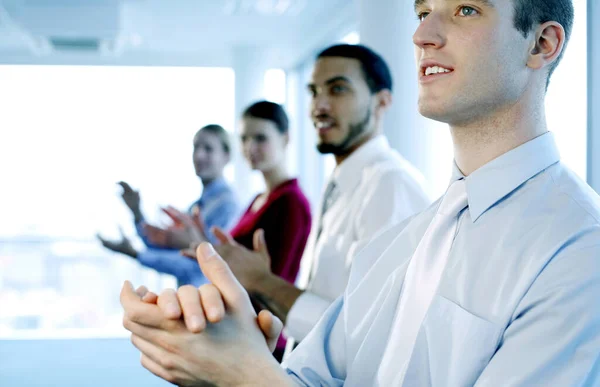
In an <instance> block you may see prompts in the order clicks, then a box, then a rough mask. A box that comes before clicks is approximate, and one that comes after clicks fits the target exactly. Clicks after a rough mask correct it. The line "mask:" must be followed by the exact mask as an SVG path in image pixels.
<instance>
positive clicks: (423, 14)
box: [417, 12, 429, 22]
mask: <svg viewBox="0 0 600 387" xmlns="http://www.w3.org/2000/svg"><path fill="white" fill-rule="evenodd" d="M427 16H429V12H419V13H418V14H417V19H418V20H419V21H421V22H422V21H423V20H425V18H426V17H427Z"/></svg>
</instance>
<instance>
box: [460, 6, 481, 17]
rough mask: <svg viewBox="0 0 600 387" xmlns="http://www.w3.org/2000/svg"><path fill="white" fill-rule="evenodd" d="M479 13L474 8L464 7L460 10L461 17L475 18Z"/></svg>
mask: <svg viewBox="0 0 600 387" xmlns="http://www.w3.org/2000/svg"><path fill="white" fill-rule="evenodd" d="M478 13H479V12H477V10H476V9H475V8H473V7H468V6H463V7H460V8H459V10H458V15H459V16H473V15H476V14H478Z"/></svg>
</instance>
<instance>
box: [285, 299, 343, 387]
mask: <svg viewBox="0 0 600 387" xmlns="http://www.w3.org/2000/svg"><path fill="white" fill-rule="evenodd" d="M344 316H345V313H344V299H343V297H340V298H338V299H337V300H336V301H335V302H334V303H333V304H332V305H331V306H330V307H329V308H328V309H327V311H326V312H325V314H324V315H323V316H322V318H321V320H320V321H319V323H318V324H317V326H316V327H315V329H314V330H313V331H311V333H310V334H309V335H308V336H307V337H306V339H304V340H303V341H302V342H301V343H300V345H298V347H297V348H296V349H295V350H294V351H293V352H292V353H291V355H290V356H289V358H288V359H287V360H286V361H285V362H284V363H283V365H282V366H283V368H284V370H285V371H286V372H287V373H288V375H290V376H291V378H292V379H293V380H294V382H295V383H296V385H298V386H311V387H313V386H314V387H321V386H327V387H333V386H340V387H341V386H343V385H344V380H345V378H346V353H345V348H346V340H345V337H346V335H345V331H344V330H345V328H344V326H345V322H344V318H345V317H344Z"/></svg>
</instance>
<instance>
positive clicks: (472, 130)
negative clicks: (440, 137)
mask: <svg viewBox="0 0 600 387" xmlns="http://www.w3.org/2000/svg"><path fill="white" fill-rule="evenodd" d="M547 131H548V129H547V126H546V115H545V111H544V107H543V103H542V104H540V105H536V106H531V105H530V106H525V107H524V106H519V105H513V106H511V107H510V108H508V109H506V110H504V111H498V112H496V114H494V115H492V116H488V117H485V118H483V119H480V120H477V121H476V122H471V123H469V124H467V125H451V126H450V132H451V134H452V141H453V143H454V159H455V161H456V165H457V166H458V168H459V169H460V170H461V172H462V173H463V174H464V175H465V176H468V175H470V174H471V173H473V172H474V171H476V170H477V169H479V168H481V167H482V166H484V165H485V164H487V163H489V162H490V161H492V160H494V159H496V158H498V157H500V156H502V155H503V154H505V153H507V152H509V151H510V150H512V149H515V148H517V147H518V146H520V145H522V144H524V143H526V142H528V141H531V140H533V139H534V138H536V137H538V136H541V135H542V134H544V133H546V132H547Z"/></svg>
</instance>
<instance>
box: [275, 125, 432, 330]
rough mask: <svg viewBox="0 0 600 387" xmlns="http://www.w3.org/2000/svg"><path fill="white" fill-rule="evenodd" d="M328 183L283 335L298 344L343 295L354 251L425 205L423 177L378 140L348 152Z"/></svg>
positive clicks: (379, 138) (303, 260) (305, 254)
mask: <svg viewBox="0 0 600 387" xmlns="http://www.w3.org/2000/svg"><path fill="white" fill-rule="evenodd" d="M332 179H333V180H334V181H335V184H336V191H337V192H336V194H335V195H336V199H335V201H334V202H333V204H332V206H331V208H329V209H328V210H327V212H326V213H325V215H324V216H323V218H322V219H319V217H315V221H314V222H313V227H312V230H311V234H310V236H309V238H308V242H307V245H306V249H305V252H304V256H303V258H302V264H301V271H300V275H299V280H298V281H297V283H298V285H299V286H300V287H302V288H303V287H306V291H305V292H304V293H303V294H302V295H301V296H300V297H299V298H298V300H296V303H295V304H294V305H293V307H292V309H291V310H290V312H289V314H288V316H287V321H286V327H285V329H286V333H287V335H288V336H289V337H293V338H294V339H296V340H302V339H303V338H304V337H305V336H306V335H307V334H308V332H310V330H311V329H312V328H313V327H314V326H315V325H316V323H317V322H318V321H319V319H320V318H321V316H322V315H323V313H324V312H325V310H326V309H327V308H328V307H329V305H331V303H332V302H333V301H334V300H335V299H336V298H337V297H339V296H340V295H341V294H343V292H344V289H345V288H346V284H347V283H348V278H349V276H350V269H351V267H352V258H353V257H354V256H355V255H356V252H357V251H358V250H360V249H361V248H362V247H364V246H365V245H366V244H367V243H368V242H369V241H370V240H371V239H372V238H373V237H374V236H375V235H376V234H377V233H378V232H379V231H381V230H384V229H386V228H389V227H390V226H392V225H394V224H397V223H399V222H401V221H402V220H404V219H406V218H407V217H409V216H411V215H413V214H415V213H417V212H419V211H422V210H424V209H425V208H426V207H427V206H428V205H429V204H430V203H431V201H430V199H429V197H428V196H427V194H426V193H425V190H424V178H423V176H422V175H421V174H420V173H419V172H418V171H417V170H416V169H415V168H414V167H413V166H412V165H411V164H410V163H409V162H408V161H406V160H405V159H403V158H402V157H401V156H400V155H399V154H398V152H396V151H395V150H393V149H392V148H391V147H390V146H389V144H388V142H387V139H386V138H385V137H384V136H383V135H380V136H377V137H375V138H373V139H372V140H370V141H369V142H367V143H365V144H364V145H362V146H361V147H360V148H358V149H357V150H356V151H354V152H353V153H352V154H351V155H350V156H349V157H348V158H347V159H346V160H344V162H342V163H341V164H340V165H339V166H337V167H336V169H335V170H334V172H333V176H332ZM322 205H323V203H320V204H319V206H318V207H317V211H321V208H322ZM320 224H322V230H321V235H320V236H319V238H318V240H317V234H318V228H319V225H320ZM307 282H308V284H307Z"/></svg>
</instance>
